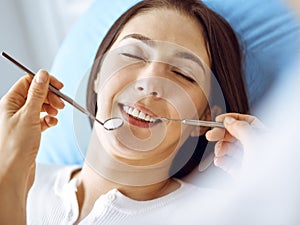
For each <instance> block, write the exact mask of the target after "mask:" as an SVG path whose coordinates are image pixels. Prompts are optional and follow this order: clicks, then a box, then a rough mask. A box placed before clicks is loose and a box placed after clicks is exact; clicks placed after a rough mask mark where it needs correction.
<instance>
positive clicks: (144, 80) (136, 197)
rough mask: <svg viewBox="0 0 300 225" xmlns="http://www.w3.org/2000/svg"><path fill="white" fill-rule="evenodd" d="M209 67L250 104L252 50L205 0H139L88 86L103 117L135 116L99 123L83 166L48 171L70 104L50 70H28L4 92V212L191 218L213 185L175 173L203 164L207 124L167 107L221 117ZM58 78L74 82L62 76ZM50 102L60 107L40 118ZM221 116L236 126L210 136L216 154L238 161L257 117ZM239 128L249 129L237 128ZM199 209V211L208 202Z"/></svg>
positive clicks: (88, 219) (10, 219)
mask: <svg viewBox="0 0 300 225" xmlns="http://www.w3.org/2000/svg"><path fill="white" fill-rule="evenodd" d="M141 46H143V47H141ZM150 53H151V54H150ZM158 56H159V57H158ZM116 59H118V60H116ZM124 65H125V66H124ZM190 68H195V69H192V72H191V71H189V69H190ZM200 68H201V69H200ZM208 69H209V70H208ZM195 71H196V72H197V73H194V72H195ZM199 71H201V72H200V73H198V72H199ZM208 71H209V72H208ZM199 74H200V75H199ZM208 74H214V75H215V76H216V80H217V81H218V83H219V85H220V87H221V89H222V92H223V94H224V99H225V105H226V108H227V111H230V112H238V113H248V111H249V109H248V103H247V97H246V92H245V88H244V84H243V73H242V63H241V54H240V49H239V45H238V41H237V39H236V36H235V34H234V32H233V30H232V29H231V28H230V26H229V25H228V24H227V23H226V22H225V21H224V20H223V19H222V18H221V17H220V16H218V15H217V14H215V13H214V12H212V11H211V10H209V9H208V8H207V7H206V6H205V5H203V4H202V3H201V2H198V1H194V0H188V1H175V0H161V1H156V0H151V1H150V0H149V1H147V0H146V1H142V2H140V3H138V4H137V5H135V6H133V7H132V8H131V9H129V10H128V11H127V12H125V13H124V14H123V15H122V16H121V17H120V18H119V19H118V20H117V21H116V23H115V24H114V25H113V26H112V28H111V29H110V30H109V32H108V34H107V35H106V37H105V38H104V40H103V42H102V44H101V46H100V47H99V50H98V53H97V56H96V60H95V63H94V65H93V69H92V73H91V76H90V80H89V87H88V90H89V91H90V92H89V93H88V95H87V100H88V109H89V111H91V112H92V113H94V114H95V115H96V116H97V118H98V119H100V120H102V121H104V120H105V119H107V118H110V117H112V116H119V117H122V118H123V119H124V121H125V124H124V126H123V127H121V128H120V129H118V130H116V131H113V132H108V131H105V130H104V129H103V128H102V127H101V126H100V125H98V124H95V123H94V124H93V133H92V137H91V141H90V145H89V149H88V153H87V156H86V161H85V164H84V165H83V167H82V168H78V167H76V166H75V167H63V168H61V167H60V168H51V167H39V168H38V169H37V174H36V175H35V163H34V162H35V157H36V154H37V151H38V147H39V139H40V132H41V130H44V129H46V128H47V127H50V126H52V125H55V124H56V122H57V121H56V119H55V118H54V116H55V115H56V113H57V109H60V108H62V107H63V103H62V102H61V101H60V100H59V99H58V98H57V97H56V96H54V95H53V94H52V93H47V85H48V83H49V75H48V74H47V73H46V72H44V71H40V72H39V73H38V74H37V77H36V78H35V79H34V80H35V81H36V82H32V83H31V80H30V78H28V77H25V78H23V79H21V81H19V82H18V83H17V84H16V85H15V86H14V87H13V88H12V90H11V91H10V92H9V93H8V94H7V95H6V96H5V97H4V98H3V99H2V101H1V114H0V118H1V123H2V121H3V124H4V126H3V127H4V128H5V129H1V136H0V138H1V142H0V143H1V146H5V149H4V148H3V147H2V148H1V156H3V158H2V159H1V163H2V165H4V166H3V167H2V170H1V186H0V188H1V190H0V191H1V193H7V194H6V195H5V196H3V201H2V203H1V204H3V207H2V205H1V207H2V208H3V210H2V212H1V220H2V221H3V223H5V222H6V223H14V224H22V223H23V224H24V223H25V220H26V217H27V223H28V224H75V223H80V224H120V223H122V224H134V223H136V224H138V223H141V222H143V221H147V222H148V223H150V224H159V223H161V224H172V223H173V224H174V223H178V222H179V221H185V220H184V219H186V218H184V217H181V216H180V215H181V210H183V209H184V210H192V209H193V208H194V207H192V206H191V205H190V204H191V202H192V199H194V198H198V199H199V201H202V200H204V198H208V197H210V196H211V192H210V191H207V190H203V189H198V188H196V187H194V186H192V185H189V184H186V183H184V182H182V181H180V180H178V179H174V178H181V177H183V176H185V175H186V174H188V173H190V172H191V171H192V170H193V169H194V168H195V166H197V165H198V164H199V162H200V160H201V157H202V154H203V151H204V150H205V148H206V144H207V141H206V140H205V138H204V135H205V132H206V131H207V129H206V128H205V129H200V130H199V129H194V128H193V127H190V126H184V125H181V124H180V123H176V122H166V123H164V122H161V121H160V122H157V120H155V118H156V117H168V118H173V119H178V118H196V119H204V120H210V119H212V117H214V114H215V108H217V106H218V105H219V104H218V103H219V102H218V101H219V100H220V99H218V98H215V97H214V96H213V94H214V90H215V89H214V88H215V87H214V82H212V80H213V78H212V76H209V78H208V76H207V75H208ZM50 80H51V83H52V84H53V85H54V86H56V87H57V88H58V89H60V88H62V84H61V83H60V82H59V81H57V80H55V79H54V78H52V77H51V78H50ZM30 83H31V85H30ZM175 88H176V89H175ZM174 89H175V90H176V92H174ZM27 90H28V93H27ZM47 94H48V97H47V98H46V95H47ZM45 99H46V100H45ZM44 100H45V101H44ZM96 103H97V104H96ZM42 106H44V107H43V108H44V109H45V111H46V112H47V113H48V115H46V116H45V117H44V118H43V119H42V120H41V121H40V119H39V113H40V109H41V108H42ZM97 106H98V107H97ZM215 106H216V107H215ZM223 110H224V109H223ZM217 114H218V113H217ZM29 118H30V120H29ZM225 118H226V119H225ZM217 119H218V120H220V121H221V122H223V121H224V123H225V127H226V129H227V131H228V132H227V133H226V134H225V136H224V131H223V130H220V129H214V130H212V131H210V132H209V133H208V134H209V135H207V138H208V140H213V141H218V143H219V145H217V146H221V147H220V148H219V150H218V151H217V159H216V161H215V163H216V165H219V166H220V167H222V168H223V169H225V170H227V169H228V168H229V167H228V166H229V165H228V164H227V161H228V155H229V156H231V155H235V152H236V151H239V149H235V148H232V145H234V146H236V145H240V144H237V143H239V141H240V142H241V143H243V139H244V136H243V135H242V136H239V135H240V134H244V133H247V132H249V130H250V131H251V130H252V127H251V126H252V122H253V121H256V120H255V118H253V117H251V116H247V115H240V114H230V115H229V117H226V115H222V116H220V117H218V118H217ZM236 120H238V121H236ZM226 121H227V122H228V123H226ZM16 124H18V128H17V129H16V128H15V125H16ZM241 124H242V125H241ZM237 127H241V128H240V129H238V131H239V132H238V134H239V135H237V136H235V134H236V131H235V130H236V128H237ZM231 131H232V133H230V132H231ZM231 134H232V135H233V136H232V135H231ZM11 135H13V137H14V138H13V139H12V138H11ZM189 136H196V137H199V140H198V138H197V141H196V146H195V147H192V152H191V153H187V154H186V153H185V149H189V147H190V146H189V147H188V148H186V147H185V146H184V145H183V144H184V143H185V144H186V143H189V141H190V140H191V138H189ZM8 137H9V138H8ZM234 137H237V138H239V140H237V139H235V138H234ZM24 146H26V151H24V149H23V148H24ZM222 146H224V147H222ZM194 149H195V151H194ZM220 149H221V150H222V151H221V150H220ZM182 153H183V154H182ZM226 153H228V155H227V154H226ZM185 155H188V156H189V157H188V159H185V160H183V161H180V160H179V161H180V163H179V165H180V166H178V163H177V161H178V159H181V158H182V157H183V156H185ZM229 158H231V157H229ZM4 159H5V160H4ZM232 159H235V157H232ZM238 159H239V158H238ZM21 172H22V174H21ZM15 175H16V176H15ZM34 175H35V177H36V179H35V181H34V186H33V187H32V188H31V190H30V192H29V196H28V199H27V193H28V190H29V189H30V187H31V185H32V182H33V177H34ZM11 187H13V188H11ZM15 193H18V194H17V195H15ZM191 193H193V195H191ZM1 197H2V196H1ZM200 199H201V200H200ZM175 200H176V201H175ZM26 201H27V210H25V204H26ZM45 203H46V204H45ZM203 207H204V205H203ZM16 208H17V210H16ZM174 210H178V213H176V211H175V214H174ZM194 210H195V209H194ZM197 210H198V209H197ZM12 211H14V212H15V213H14V215H12V214H11V212H12ZM170 213H172V217H171V216H170ZM190 215H191V216H192V219H196V220H197V217H195V216H196V215H198V212H197V211H193V213H192V212H191V214H190ZM165 219H168V220H167V221H166V220H165ZM2 221H1V222H2Z"/></svg>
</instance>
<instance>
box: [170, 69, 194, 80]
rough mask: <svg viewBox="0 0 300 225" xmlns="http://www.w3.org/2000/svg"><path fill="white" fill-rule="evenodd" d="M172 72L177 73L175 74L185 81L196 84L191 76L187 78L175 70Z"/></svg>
mask: <svg viewBox="0 0 300 225" xmlns="http://www.w3.org/2000/svg"><path fill="white" fill-rule="evenodd" d="M172 72H173V73H175V74H177V75H179V76H181V77H183V78H184V79H186V80H187V81H189V82H191V83H195V82H196V81H195V80H194V79H193V78H191V77H189V76H186V75H185V74H183V73H181V72H179V71H176V70H173V71H172Z"/></svg>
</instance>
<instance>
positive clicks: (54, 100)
mask: <svg viewBox="0 0 300 225" xmlns="http://www.w3.org/2000/svg"><path fill="white" fill-rule="evenodd" d="M47 104H50V105H51V106H52V107H54V108H58V109H63V108H64V107H65V103H64V102H63V101H62V100H61V99H60V98H59V97H58V96H57V95H56V94H54V93H52V92H50V91H49V92H48V95H47Z"/></svg>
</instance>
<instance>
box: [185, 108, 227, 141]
mask: <svg viewBox="0 0 300 225" xmlns="http://www.w3.org/2000/svg"><path fill="white" fill-rule="evenodd" d="M221 113H222V109H221V107H219V106H217V105H214V106H212V107H211V109H209V106H207V107H206V109H205V111H204V113H203V114H202V116H201V117H200V118H199V119H200V120H204V121H212V120H214V119H215V117H216V116H217V115H219V114H221ZM208 130H209V127H200V126H195V127H194V129H193V130H192V132H191V134H190V136H191V137H199V136H201V135H204V134H205V133H206V132H207V131H208Z"/></svg>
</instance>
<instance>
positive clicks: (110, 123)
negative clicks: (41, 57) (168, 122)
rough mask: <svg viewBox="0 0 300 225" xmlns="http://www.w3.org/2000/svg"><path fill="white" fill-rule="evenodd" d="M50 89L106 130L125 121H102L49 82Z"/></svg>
mask: <svg viewBox="0 0 300 225" xmlns="http://www.w3.org/2000/svg"><path fill="white" fill-rule="evenodd" d="M1 55H2V56H3V57H4V58H6V59H8V60H9V61H10V62H12V63H14V64H15V65H16V66H18V67H19V68H20V69H22V70H24V71H25V72H26V73H28V74H29V75H31V76H32V77H34V76H35V73H33V72H32V71H31V70H29V69H28V68H26V67H25V66H23V65H22V64H21V63H19V62H18V61H16V60H15V59H14V58H12V57H11V56H9V55H8V54H7V53H5V52H2V53H1ZM49 90H50V91H51V92H53V93H55V94H56V95H57V96H59V97H60V98H62V99H63V100H65V101H66V102H68V103H69V104H71V105H72V106H74V107H75V108H76V109H78V110H79V111H81V112H82V113H84V114H86V115H87V116H88V117H89V118H91V119H92V120H95V121H96V122H98V123H99V124H101V125H102V126H103V127H104V128H105V129H106V130H116V129H118V128H120V127H121V126H122V125H123V123H124V121H123V120H122V119H121V118H119V117H113V118H109V119H107V120H105V121H104V122H101V121H100V120H98V119H97V118H96V117H95V116H94V115H93V114H91V113H90V112H89V111H88V110H86V109H85V108H84V107H82V106H81V105H79V104H78V103H77V102H75V101H74V100H73V99H72V98H70V97H69V96H67V95H65V94H63V93H62V92H60V91H59V90H57V89H56V88H55V87H54V86H52V85H51V84H49Z"/></svg>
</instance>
